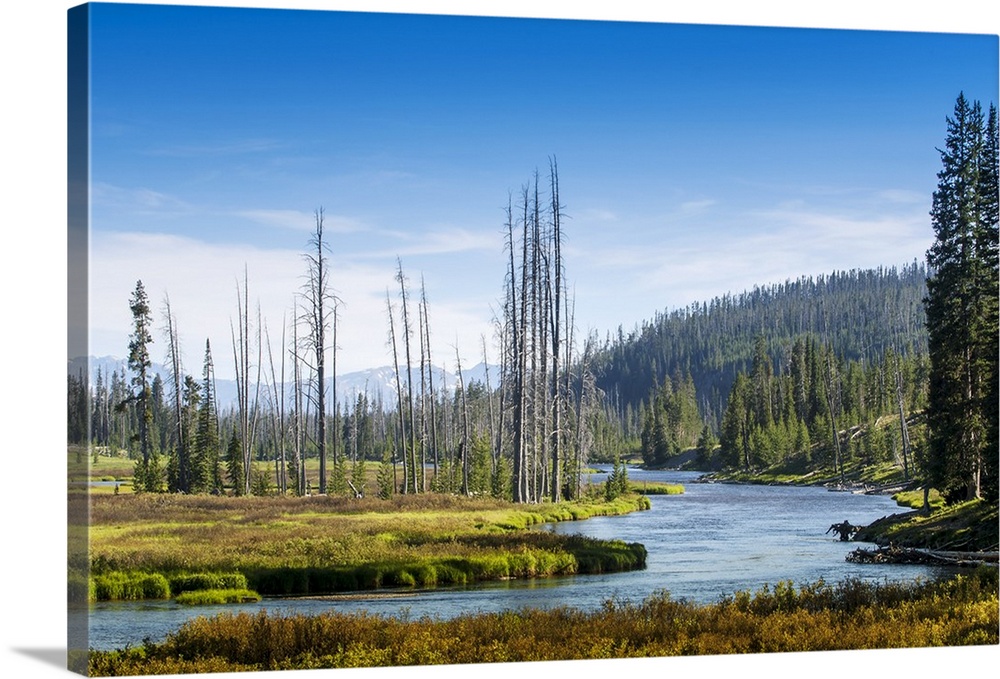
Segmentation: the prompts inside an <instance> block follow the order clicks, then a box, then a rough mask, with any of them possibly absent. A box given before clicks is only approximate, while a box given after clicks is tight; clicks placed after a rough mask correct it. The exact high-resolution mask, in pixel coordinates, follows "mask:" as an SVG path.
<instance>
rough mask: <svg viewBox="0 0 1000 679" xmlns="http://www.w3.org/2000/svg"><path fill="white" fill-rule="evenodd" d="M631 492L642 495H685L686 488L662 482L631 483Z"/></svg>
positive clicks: (677, 484)
mask: <svg viewBox="0 0 1000 679" xmlns="http://www.w3.org/2000/svg"><path fill="white" fill-rule="evenodd" d="M629 490H631V491H632V492H633V493H639V494H640V495H683V494H684V486H683V485H681V484H679V483H663V482H660V481H630V482H629Z"/></svg>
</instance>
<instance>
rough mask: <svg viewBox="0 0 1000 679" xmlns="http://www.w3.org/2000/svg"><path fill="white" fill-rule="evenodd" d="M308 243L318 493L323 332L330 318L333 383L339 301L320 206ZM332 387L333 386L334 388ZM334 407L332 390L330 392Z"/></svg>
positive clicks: (322, 471)
mask: <svg viewBox="0 0 1000 679" xmlns="http://www.w3.org/2000/svg"><path fill="white" fill-rule="evenodd" d="M309 245H310V246H311V247H312V248H313V250H312V251H310V252H307V253H306V254H305V255H304V258H305V260H306V263H307V267H308V280H307V282H306V285H305V295H304V296H305V298H306V303H307V308H306V310H305V315H304V320H305V321H306V325H307V328H308V331H309V332H308V335H307V337H306V342H307V343H308V346H309V350H310V353H311V354H312V356H313V358H314V361H315V365H314V366H313V369H314V370H315V371H316V427H317V431H316V445H317V449H318V454H319V492H320V494H321V495H322V494H325V493H326V482H327V469H326V468H327V454H326V444H327V440H326V439H327V432H326V424H327V423H326V377H327V375H326V349H327V346H326V333H327V330H328V329H329V328H330V324H331V319H332V323H333V340H334V347H333V370H334V375H333V378H334V382H336V365H337V363H336V361H337V352H336V340H337V335H336V333H337V330H336V323H337V306H338V304H339V302H340V300H339V299H338V298H337V297H336V295H335V294H334V293H333V291H332V290H331V288H330V271H329V260H328V259H327V256H326V251H327V250H328V249H329V246H328V245H327V244H326V242H325V241H324V240H323V209H322V208H320V209H318V210H317V211H316V226H315V231H314V232H313V235H312V237H311V238H310V240H309ZM334 389H336V387H334ZM334 401H335V406H336V392H334ZM336 421H337V412H336V408H335V410H334V424H336ZM334 455H335V456H336V437H334Z"/></svg>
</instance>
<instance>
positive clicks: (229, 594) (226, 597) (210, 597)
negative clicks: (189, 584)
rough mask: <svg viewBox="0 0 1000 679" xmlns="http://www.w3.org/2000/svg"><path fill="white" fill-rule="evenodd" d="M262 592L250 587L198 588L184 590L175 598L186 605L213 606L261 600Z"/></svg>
mask: <svg viewBox="0 0 1000 679" xmlns="http://www.w3.org/2000/svg"><path fill="white" fill-rule="evenodd" d="M260 599H261V597H260V594H257V592H253V591H250V590H249V589H198V590H191V591H188V592H184V593H183V594H180V595H179V596H177V597H176V598H175V599H174V600H175V601H176V602H177V603H179V604H182V605H184V606H212V605H219V604H239V603H244V602H247V601H260Z"/></svg>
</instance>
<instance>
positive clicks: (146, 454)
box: [119, 280, 155, 490]
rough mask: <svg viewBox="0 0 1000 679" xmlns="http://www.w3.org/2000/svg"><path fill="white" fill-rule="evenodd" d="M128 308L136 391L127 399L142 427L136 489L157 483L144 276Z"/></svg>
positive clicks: (130, 362) (150, 318)
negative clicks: (151, 434) (154, 461)
mask: <svg viewBox="0 0 1000 679" xmlns="http://www.w3.org/2000/svg"><path fill="white" fill-rule="evenodd" d="M129 309H130V310H131V311H132V334H131V335H130V336H129V344H128V367H129V370H131V371H132V388H133V391H132V393H131V394H130V395H129V397H128V401H129V402H131V403H134V404H135V406H136V410H137V413H138V420H139V431H138V433H137V434H136V439H137V440H138V443H139V452H140V455H141V456H142V459H141V460H139V461H138V462H137V463H136V473H135V480H134V484H135V488H136V489H137V490H154V488H153V487H152V486H154V485H155V481H154V479H153V478H152V475H153V470H152V469H151V465H150V457H151V453H152V450H151V446H150V443H151V442H150V425H151V424H152V422H153V406H152V387H151V381H150V370H151V369H152V365H153V362H152V359H151V358H150V356H149V345H150V344H151V343H152V341H153V334H152V325H153V316H152V311H151V310H150V308H149V297H148V296H147V295H146V289H145V288H144V287H143V285H142V281H141V280H140V281H136V284H135V290H134V291H133V293H132V298H131V300H129ZM127 405H128V403H125V402H123V403H121V404H119V407H120V408H122V409H124V408H125V407H126V406H127Z"/></svg>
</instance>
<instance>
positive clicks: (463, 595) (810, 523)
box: [90, 469, 945, 649]
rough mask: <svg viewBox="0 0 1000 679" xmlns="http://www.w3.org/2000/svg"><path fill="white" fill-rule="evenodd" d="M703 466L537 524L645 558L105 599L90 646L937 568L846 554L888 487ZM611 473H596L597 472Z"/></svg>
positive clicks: (94, 615) (596, 478) (587, 605)
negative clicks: (595, 566)
mask: <svg viewBox="0 0 1000 679" xmlns="http://www.w3.org/2000/svg"><path fill="white" fill-rule="evenodd" d="M699 476H700V474H698V473H695V472H670V471H655V472H654V471H643V470H639V469H630V470H629V477H630V479H631V480H632V481H636V482H642V481H644V480H645V481H665V482H670V483H681V484H683V485H684V487H685V492H684V494H682V495H670V496H651V498H650V499H651V503H652V508H651V509H650V510H649V511H645V512H637V513H634V514H630V515H628V516H619V517H597V518H593V519H588V520H586V521H575V522H563V523H557V524H548V525H545V526H541V527H538V528H536V530H550V531H555V532H559V533H577V534H582V535H587V536H590V537H595V538H602V539H620V540H624V541H626V542H641V543H643V544H644V545H645V546H646V549H647V550H648V553H649V555H648V559H647V567H646V569H645V570H642V571H636V572H630V573H615V574H607V575H584V576H571V577H562V578H549V579H541V580H534V581H527V582H525V581H511V582H503V583H489V584H486V585H480V586H474V587H461V588H440V589H435V590H429V591H411V590H402V591H391V592H383V593H379V594H377V595H372V594H371V593H364V594H363V595H340V596H333V597H316V598H291V599H265V600H264V601H262V602H260V603H255V604H240V605H229V606H206V607H197V608H189V607H182V606H178V605H177V604H174V603H172V602H141V603H131V602H128V603H125V602H102V603H98V604H94V605H92V607H91V620H90V645H91V647H92V648H99V649H108V648H120V647H122V646H124V645H125V644H126V643H129V644H132V645H136V644H139V643H141V642H142V641H143V639H145V638H149V639H151V640H153V641H159V640H161V639H163V638H164V636H165V635H166V634H167V633H168V632H170V631H172V630H174V629H176V628H177V627H179V626H180V625H181V624H182V623H183V622H184V621H186V620H188V619H190V618H192V617H195V616H198V615H205V616H210V615H214V614H215V613H218V612H222V611H228V612H236V611H258V610H261V609H266V610H268V611H272V612H277V613H284V614H290V613H305V614H316V613H322V612H324V611H331V610H334V611H360V610H365V611H368V612H370V613H373V614H378V615H392V616H400V615H402V616H410V617H423V616H430V617H441V618H448V617H454V616H457V615H462V614H466V613H476V612H493V611H500V610H508V609H520V608H525V607H532V608H552V607H556V606H573V607H576V608H582V609H594V608H597V607H599V606H600V605H601V604H602V603H603V602H605V601H607V600H609V599H629V600H633V601H640V600H642V599H644V598H645V597H647V596H649V595H650V594H652V593H654V592H657V591H661V590H667V591H669V592H670V595H671V596H672V597H673V598H675V599H688V600H691V601H695V602H698V603H711V602H714V601H717V600H718V599H719V598H720V597H721V596H724V595H728V594H732V593H734V592H736V591H740V590H745V589H750V590H756V589H759V588H760V587H762V586H764V585H767V584H774V583H776V582H779V581H791V582H793V583H794V584H796V585H799V584H804V583H807V582H815V581H817V580H819V579H823V580H825V581H826V582H829V583H834V582H838V581H840V580H843V579H846V578H859V579H863V580H869V581H889V580H891V581H896V580H914V579H917V578H932V577H936V576H937V575H940V574H942V573H944V572H945V571H944V569H941V568H936V567H929V566H903V565H891V566H885V565H871V564H854V563H849V562H847V561H846V560H845V557H846V555H847V553H848V552H850V551H852V550H854V549H856V548H857V547H858V546H861V545H859V544H855V543H852V542H840V540H839V539H837V538H836V537H835V536H833V535H832V534H830V535H827V534H826V530H827V528H829V526H830V524H832V523H839V522H841V521H843V520H845V519H846V520H848V521H850V522H851V523H853V524H861V525H864V524H867V523H870V522H872V521H874V520H875V519H878V518H880V517H882V516H886V515H888V514H893V513H897V512H900V511H903V510H901V509H900V508H899V507H898V506H897V505H896V503H895V502H894V501H893V500H892V499H891V498H890V497H887V496H874V495H872V496H869V495H853V494H851V493H841V492H831V491H828V490H826V489H825V488H793V487H785V486H753V485H733V484H719V483H697V482H696V479H697V478H698V477H699ZM604 478H606V477H605V476H604V475H603V474H596V475H592V478H591V479H590V481H591V482H592V483H600V482H602V481H603V479H604Z"/></svg>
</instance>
